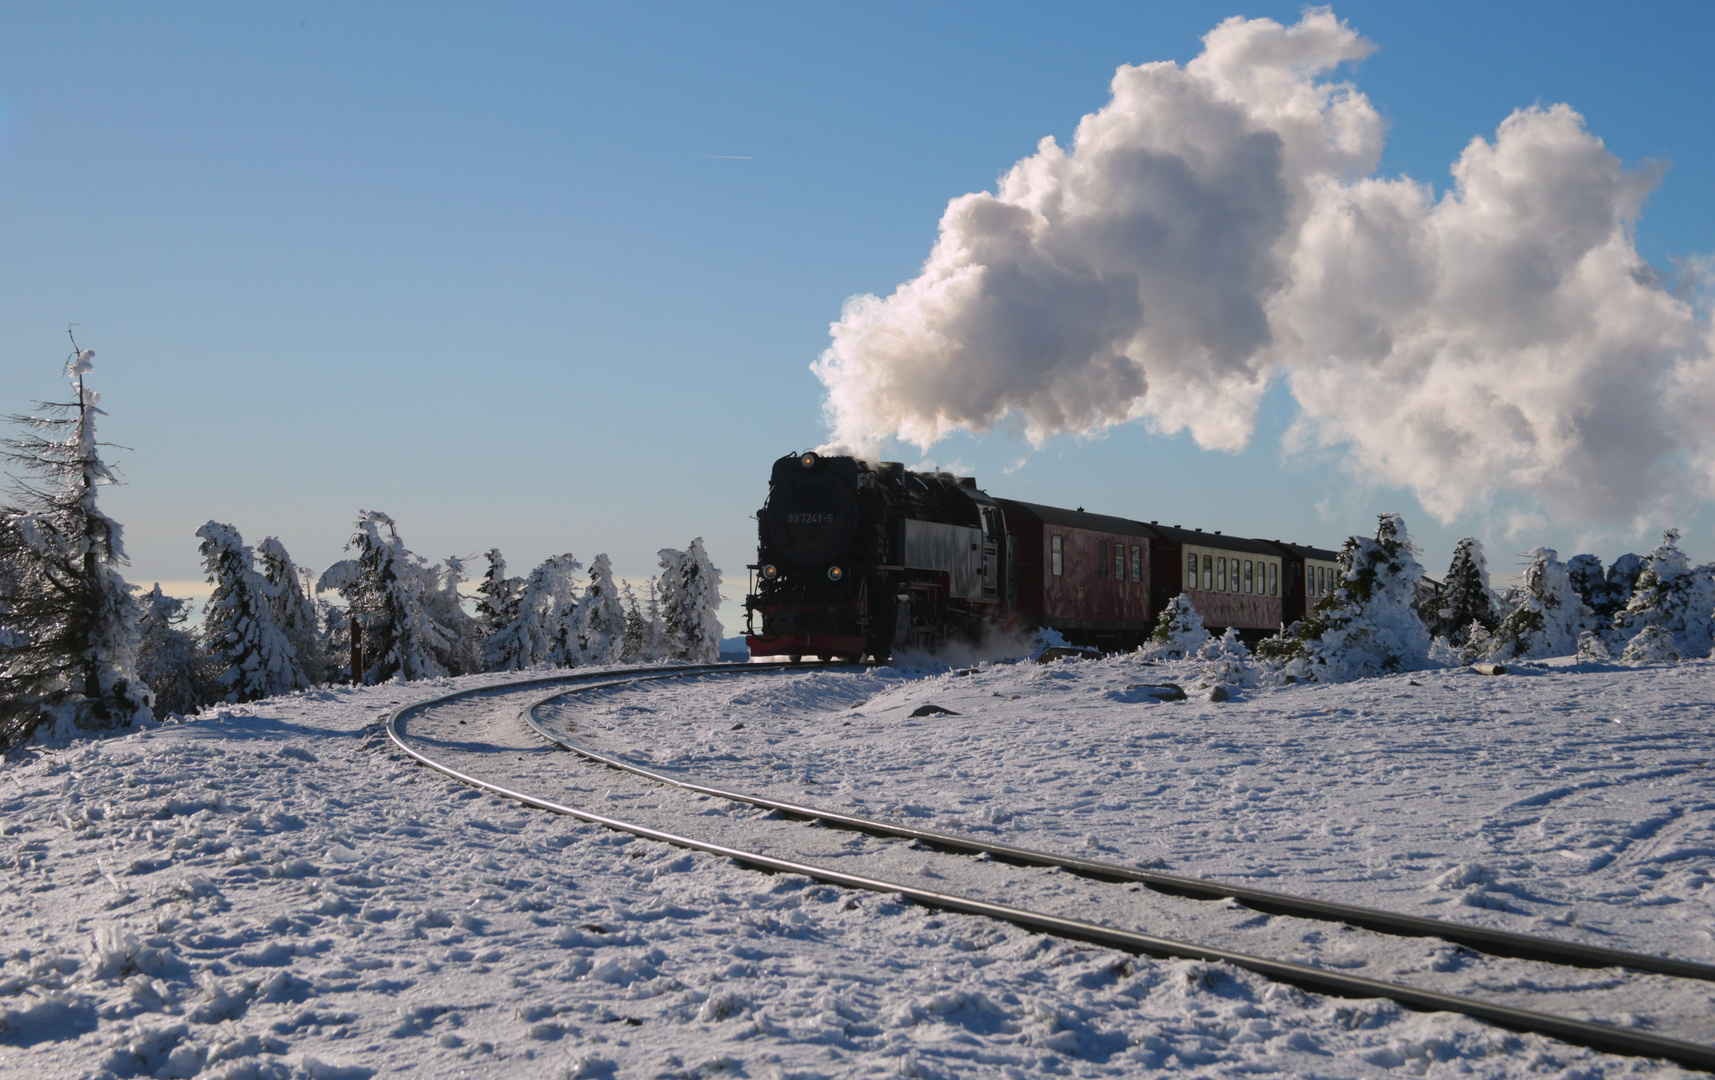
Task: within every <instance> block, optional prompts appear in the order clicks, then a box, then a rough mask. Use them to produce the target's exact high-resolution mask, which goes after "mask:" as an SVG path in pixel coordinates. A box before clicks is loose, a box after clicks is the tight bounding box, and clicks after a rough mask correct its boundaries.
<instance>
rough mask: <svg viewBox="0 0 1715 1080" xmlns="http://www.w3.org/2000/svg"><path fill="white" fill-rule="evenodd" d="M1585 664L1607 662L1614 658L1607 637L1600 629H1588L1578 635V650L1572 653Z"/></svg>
mask: <svg viewBox="0 0 1715 1080" xmlns="http://www.w3.org/2000/svg"><path fill="white" fill-rule="evenodd" d="M1572 655H1573V656H1575V657H1577V658H1578V661H1579V663H1583V664H1605V663H1607V662H1608V661H1609V660H1612V659H1613V658H1614V653H1613V650H1611V649H1609V648H1608V642H1607V639H1606V638H1604V637H1603V636H1602V632H1601V631H1599V630H1586V631H1584V632H1583V633H1582V634H1579V635H1578V650H1577V651H1576V652H1575V653H1573V654H1572Z"/></svg>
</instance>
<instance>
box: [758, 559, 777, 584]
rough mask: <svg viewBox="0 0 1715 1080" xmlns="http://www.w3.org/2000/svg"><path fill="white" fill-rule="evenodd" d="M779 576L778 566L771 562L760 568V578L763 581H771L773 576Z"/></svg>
mask: <svg viewBox="0 0 1715 1080" xmlns="http://www.w3.org/2000/svg"><path fill="white" fill-rule="evenodd" d="M779 576H780V568H779V567H778V566H775V565H774V564H773V563H769V564H768V565H767V566H764V567H763V568H762V579H763V580H764V581H773V580H774V579H775V578H777V577H779Z"/></svg>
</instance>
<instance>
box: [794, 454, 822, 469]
mask: <svg viewBox="0 0 1715 1080" xmlns="http://www.w3.org/2000/svg"><path fill="white" fill-rule="evenodd" d="M820 460H822V459H821V458H819V457H817V456H816V455H815V454H805V455H804V456H803V457H801V458H799V459H798V464H800V465H802V466H804V467H805V468H806V469H814V468H815V467H816V462H818V461H820Z"/></svg>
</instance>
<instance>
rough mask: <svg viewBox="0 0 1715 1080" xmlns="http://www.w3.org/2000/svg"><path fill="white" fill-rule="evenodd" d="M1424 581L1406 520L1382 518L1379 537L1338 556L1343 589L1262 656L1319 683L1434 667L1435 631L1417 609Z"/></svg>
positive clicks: (1261, 647)
mask: <svg viewBox="0 0 1715 1080" xmlns="http://www.w3.org/2000/svg"><path fill="white" fill-rule="evenodd" d="M1422 577H1423V567H1422V566H1421V565H1419V563H1418V561H1417V559H1416V557H1415V554H1414V551H1413V548H1412V546H1411V538H1410V537H1409V536H1408V535H1407V534H1406V530H1405V522H1404V520H1403V519H1402V518H1401V517H1400V516H1399V515H1398V514H1382V515H1380V517H1379V520H1378V522H1377V525H1376V535H1375V537H1374V539H1369V538H1365V537H1361V536H1354V537H1350V538H1349V539H1347V541H1346V543H1345V545H1344V546H1343V547H1342V548H1341V550H1340V574H1339V581H1338V585H1339V587H1338V588H1336V589H1334V590H1333V591H1331V592H1330V593H1329V594H1328V596H1327V597H1325V598H1324V599H1323V600H1322V602H1321V603H1319V604H1317V605H1316V607H1315V609H1314V610H1313V611H1311V612H1310V613H1309V614H1307V615H1306V616H1305V617H1304V618H1303V619H1302V620H1300V621H1299V622H1296V623H1294V624H1293V625H1292V626H1291V627H1290V628H1289V629H1287V630H1286V631H1284V632H1282V633H1280V634H1278V635H1276V636H1275V637H1272V638H1269V639H1268V640H1266V641H1263V642H1261V643H1260V644H1258V646H1257V655H1258V656H1259V657H1262V658H1264V659H1267V660H1268V661H1270V662H1271V663H1273V664H1276V665H1278V666H1279V667H1280V669H1281V672H1282V674H1285V675H1291V676H1293V677H1295V678H1300V679H1312V680H1316V681H1319V682H1341V681H1344V680H1347V679H1355V678H1361V677H1364V676H1368V675H1383V674H1388V673H1391V672H1396V671H1412V670H1416V669H1418V668H1421V667H1423V666H1425V665H1426V664H1427V663H1428V662H1429V642H1430V637H1429V631H1428V630H1427V629H1426V628H1425V627H1424V625H1423V621H1422V620H1421V619H1419V618H1418V617H1417V612H1416V611H1415V610H1414V609H1413V607H1412V604H1413V601H1414V600H1415V599H1416V596H1417V583H1418V580H1419V579H1420V578H1422Z"/></svg>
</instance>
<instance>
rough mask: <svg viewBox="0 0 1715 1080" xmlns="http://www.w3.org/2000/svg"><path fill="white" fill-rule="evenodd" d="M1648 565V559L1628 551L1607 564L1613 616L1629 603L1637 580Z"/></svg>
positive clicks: (1636, 585)
mask: <svg viewBox="0 0 1715 1080" xmlns="http://www.w3.org/2000/svg"><path fill="white" fill-rule="evenodd" d="M1648 565H1649V560H1648V559H1645V558H1644V557H1643V556H1642V555H1637V554H1633V553H1632V552H1630V551H1628V552H1626V553H1625V554H1624V555H1621V556H1620V557H1619V558H1617V559H1615V560H1614V561H1613V562H1611V563H1609V564H1608V590H1609V594H1608V595H1609V597H1610V599H1611V601H1612V603H1613V605H1614V611H1613V613H1614V614H1616V615H1618V614H1619V613H1620V609H1621V608H1623V607H1625V606H1626V604H1627V603H1629V602H1630V601H1631V599H1632V592H1633V590H1635V589H1636V588H1637V587H1638V578H1639V577H1640V576H1642V574H1643V572H1644V567H1646V566H1648Z"/></svg>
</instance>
